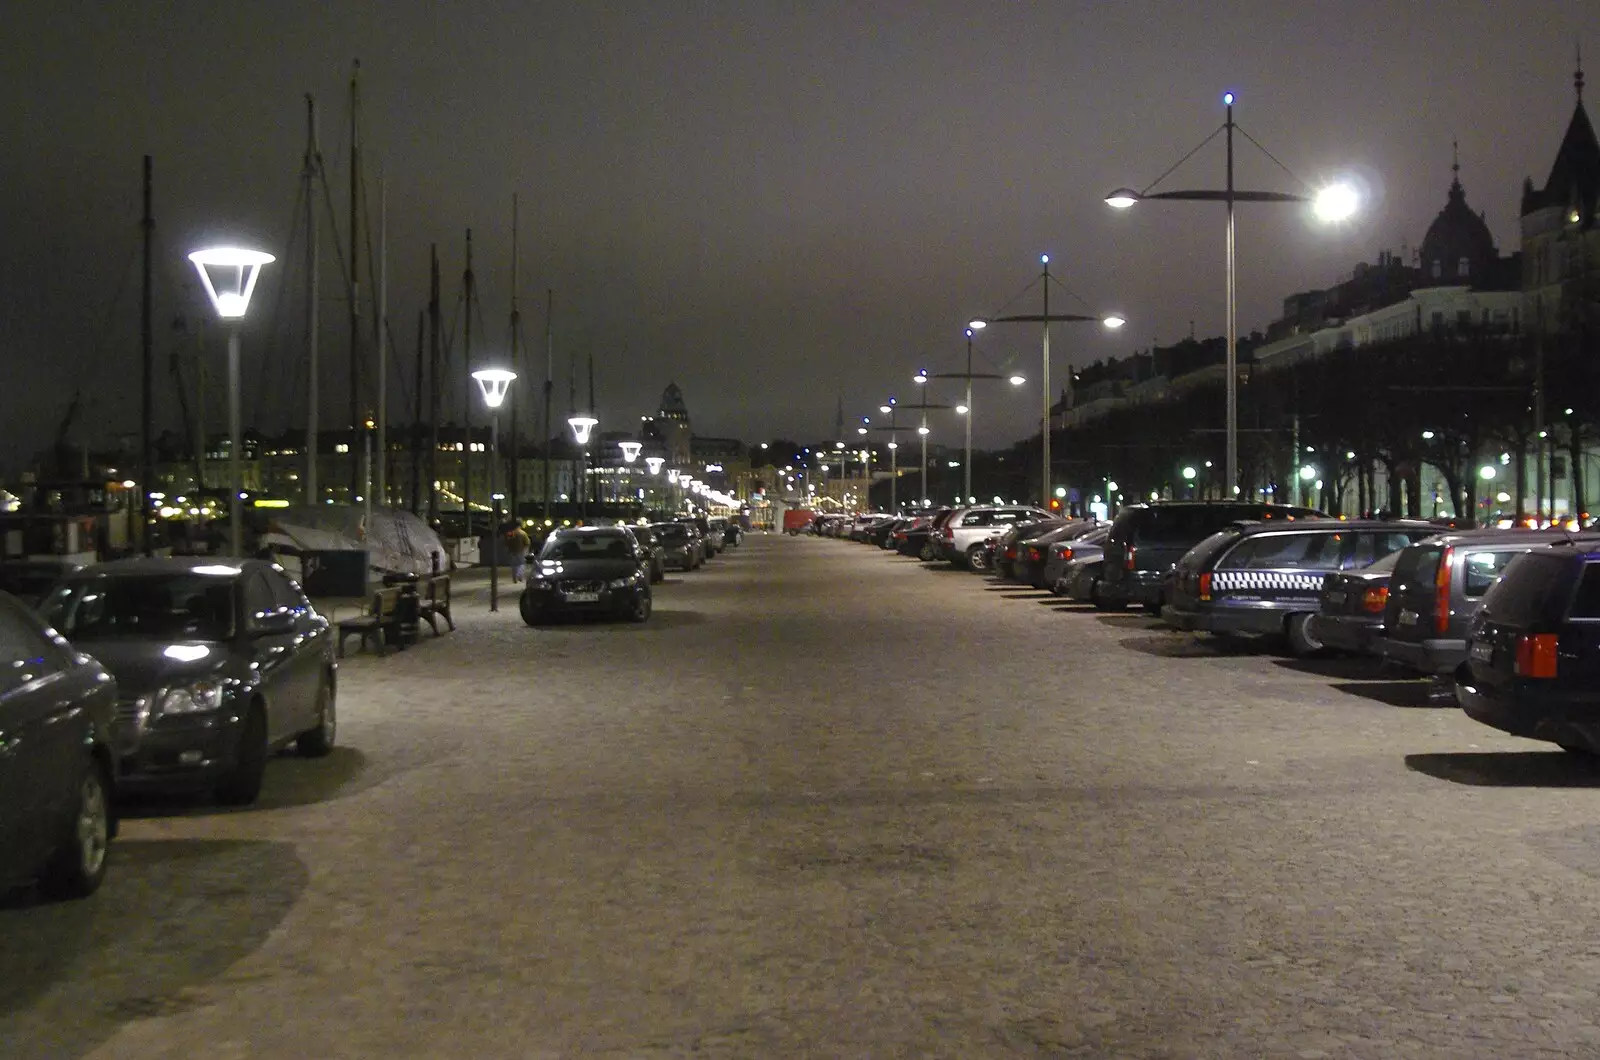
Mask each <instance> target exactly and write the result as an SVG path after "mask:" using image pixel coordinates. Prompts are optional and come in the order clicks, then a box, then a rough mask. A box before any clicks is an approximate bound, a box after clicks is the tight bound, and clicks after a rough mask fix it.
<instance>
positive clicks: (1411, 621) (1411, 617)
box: [1400, 611, 1417, 626]
mask: <svg viewBox="0 0 1600 1060" xmlns="http://www.w3.org/2000/svg"><path fill="white" fill-rule="evenodd" d="M1400 624H1401V625H1402V626H1414V625H1416V624H1417V613H1416V612H1415V611H1402V612H1400Z"/></svg>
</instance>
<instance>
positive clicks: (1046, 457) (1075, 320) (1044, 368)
mask: <svg viewBox="0 0 1600 1060" xmlns="http://www.w3.org/2000/svg"><path fill="white" fill-rule="evenodd" d="M1039 264H1040V266H1042V267H1043V269H1044V274H1043V281H1044V311H1043V312H1042V313H1019V314H1013V315H1010V316H1003V317H979V318H978V319H976V320H974V321H972V322H971V323H970V324H969V325H968V328H969V329H972V328H985V327H988V326H989V325H990V324H1022V323H1033V324H1041V325H1043V327H1044V338H1043V343H1042V352H1041V355H1040V360H1041V367H1040V373H1039V388H1040V390H1041V391H1042V392H1043V394H1044V412H1043V415H1042V416H1041V417H1040V421H1039V453H1040V455H1039V460H1040V463H1041V465H1042V467H1041V469H1040V475H1041V478H1042V481H1043V486H1042V487H1041V489H1040V492H1039V503H1040V504H1049V502H1050V480H1051V474H1050V406H1051V398H1050V325H1051V324H1058V323H1059V324H1080V323H1091V324H1092V323H1098V324H1099V325H1100V326H1102V327H1104V328H1106V329H1108V330H1111V331H1115V330H1116V329H1117V328H1120V327H1122V325H1124V324H1126V323H1127V321H1126V320H1125V319H1123V317H1122V316H1121V315H1120V314H1116V313H1111V314H1107V315H1103V316H1098V317H1093V316H1084V315H1083V314H1081V313H1054V314H1052V313H1051V312H1050V255H1048V254H1040V255H1039ZM969 334H970V330H969ZM1069 378H1070V375H1069ZM1011 382H1012V384H1013V385H1015V386H1021V385H1022V383H1024V382H1026V380H1024V379H1023V378H1022V377H1021V376H1013V377H1012V378H1011ZM968 404H969V405H970V404H971V402H970V401H969V402H968ZM969 456H970V454H969ZM967 492H969V493H970V492H971V490H968V491H967Z"/></svg>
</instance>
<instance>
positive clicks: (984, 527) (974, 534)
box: [928, 505, 1051, 569]
mask: <svg viewBox="0 0 1600 1060" xmlns="http://www.w3.org/2000/svg"><path fill="white" fill-rule="evenodd" d="M1049 518H1051V515H1050V513H1049V512H1042V511H1040V510H1039V509H1037V508H1029V507H1024V506H1021V505H1018V506H1014V507H1013V506H1002V505H983V506H981V507H976V508H957V509H955V510H954V511H952V512H951V513H950V517H949V518H948V519H946V520H945V522H944V525H942V526H941V527H940V528H939V530H938V532H937V533H934V534H930V535H929V536H928V540H929V541H932V542H933V548H934V551H935V552H936V553H937V555H938V558H939V559H943V560H948V561H949V562H950V564H951V565H952V566H956V567H971V566H972V563H973V562H974V557H975V555H976V554H978V553H981V552H982V551H983V543H984V540H985V539H986V538H988V537H989V536H990V535H991V534H996V533H998V532H1000V531H1001V530H1003V529H1005V528H1007V527H1009V526H1010V525H1011V524H1012V523H1021V522H1037V521H1039V520H1041V519H1049ZM986 559H987V557H985V558H984V559H978V560H977V561H976V562H978V563H983V562H985V561H986ZM980 569H981V568H980Z"/></svg>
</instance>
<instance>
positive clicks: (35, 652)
mask: <svg viewBox="0 0 1600 1060" xmlns="http://www.w3.org/2000/svg"><path fill="white" fill-rule="evenodd" d="M71 668H72V662H71V659H70V658H69V657H68V656H67V653H66V652H65V651H63V650H62V649H61V648H60V647H59V646H58V645H56V644H55V643H54V642H52V641H51V640H50V639H49V638H48V637H46V636H45V634H44V632H43V631H42V630H40V629H39V628H38V627H37V625H36V624H35V623H34V622H33V621H32V620H31V619H30V618H29V617H28V615H27V614H26V612H24V611H23V610H22V608H21V606H20V605H18V604H16V603H14V602H13V601H12V600H11V599H10V598H4V597H0V877H4V878H6V879H8V880H14V879H16V878H17V877H18V876H20V875H22V874H24V873H27V872H30V871H31V870H32V869H33V868H34V867H35V866H36V864H37V862H38V859H39V857H40V856H41V855H42V854H43V853H44V851H45V848H46V847H47V846H48V844H49V843H50V841H51V840H52V839H53V838H54V837H55V836H56V835H57V834H58V832H59V828H58V826H59V822H60V819H61V815H62V814H63V813H65V812H66V810H65V807H67V806H68V805H69V803H70V799H71V796H72V793H73V790H74V788H75V786H76V784H77V781H78V776H79V772H80V770H81V767H82V763H83V754H84V751H83V744H82V740H81V737H80V733H81V727H79V726H74V725H72V724H70V722H71V719H72V715H73V712H74V711H75V710H77V709H78V702H77V695H75V694H74V691H73V689H72V687H71V686H72V682H71V680H70V677H69V673H68V672H69V671H70V670H71Z"/></svg>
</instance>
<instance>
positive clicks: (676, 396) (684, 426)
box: [656, 383, 693, 467]
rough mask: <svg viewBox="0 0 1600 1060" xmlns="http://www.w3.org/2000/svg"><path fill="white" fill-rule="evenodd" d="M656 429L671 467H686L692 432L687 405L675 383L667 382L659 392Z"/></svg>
mask: <svg viewBox="0 0 1600 1060" xmlns="http://www.w3.org/2000/svg"><path fill="white" fill-rule="evenodd" d="M656 429H657V430H659V431H660V432H661V440H662V441H663V442H664V443H665V444H666V447H667V459H668V460H669V461H671V463H672V466H673V467H687V466H688V464H689V456H690V452H691V450H692V446H691V445H690V442H691V441H692V439H693V432H692V431H691V430H690V429H689V406H688V405H686V404H684V401H683V391H682V390H681V389H679V387H678V384H677V383H668V384H667V389H665V390H663V391H662V392H661V408H660V410H659V411H658V412H657V413H656Z"/></svg>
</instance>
